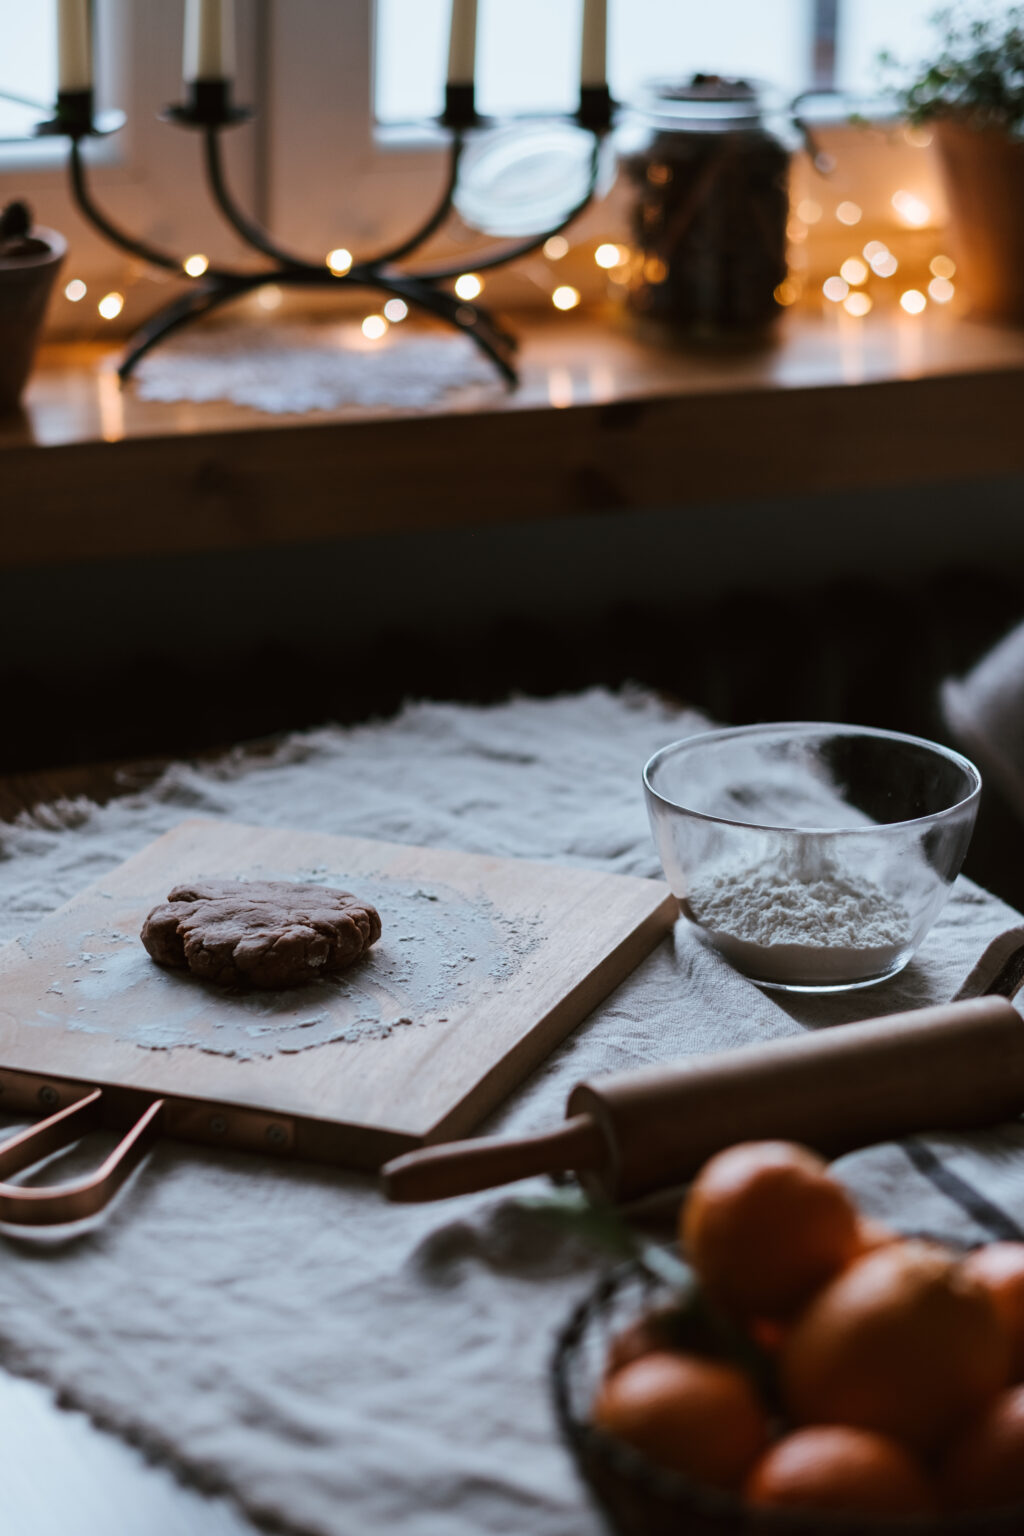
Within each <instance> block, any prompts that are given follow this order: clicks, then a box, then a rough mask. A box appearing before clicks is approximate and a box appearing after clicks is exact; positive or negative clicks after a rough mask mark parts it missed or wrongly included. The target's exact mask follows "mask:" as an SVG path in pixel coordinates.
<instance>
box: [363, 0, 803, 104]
mask: <svg viewBox="0 0 1024 1536" xmlns="http://www.w3.org/2000/svg"><path fill="white" fill-rule="evenodd" d="M581 12H582V4H581V0H481V5H480V25H479V39H478V41H479V48H478V58H479V71H478V101H479V106H480V109H481V111H483V112H488V113H495V114H500V113H507V112H551V111H566V110H568V109H570V108H571V107H572V106H573V105H574V104H575V98H576V94H577V89H578V82H579V48H580V17H581ZM609 13H610V19H609V54H610V57H609V77H610V80H611V85H612V91H613V93H614V94H615V95H616V96H617V97H618V98H619V100H623V101H625V100H628V99H629V98H630V97H631V96H632V95H633V94H634V93H635V92H636V89H637V87H638V86H639V85H640V83H641V82H642V81H644V80H648V79H651V78H652V77H654V76H666V75H669V76H685V75H689V74H692V73H693V72H694V71H695V70H705V71H708V72H717V73H721V74H734V75H755V76H757V77H758V78H762V79H768V80H771V81H773V82H774V83H775V84H777V85H780V86H782V87H784V88H785V89H787V90H791V91H797V90H800V89H802V88H803V87H804V86H806V85H807V83H808V81H809V78H810V69H811V56H812V50H811V36H810V32H811V24H810V19H811V14H812V6H811V4H810V0H770V4H768V5H766V4H765V0H718V4H717V5H716V6H715V7H714V8H712V7H711V6H704V7H702V6H700V5H690V4H686V3H684V0H612V3H611V5H610V7H609ZM450 14H451V3H450V0H377V82H376V87H377V97H376V100H377V116H378V118H379V119H380V120H381V121H382V122H401V121H409V120H412V119H416V118H424V117H432V116H436V115H437V113H438V112H440V110H441V103H442V98H443V91H444V75H445V64H446V58H447V47H448V24H449V17H450Z"/></svg>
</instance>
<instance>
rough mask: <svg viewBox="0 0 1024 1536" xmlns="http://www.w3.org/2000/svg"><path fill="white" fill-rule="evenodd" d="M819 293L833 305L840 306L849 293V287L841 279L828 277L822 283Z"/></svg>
mask: <svg viewBox="0 0 1024 1536" xmlns="http://www.w3.org/2000/svg"><path fill="white" fill-rule="evenodd" d="M821 291H822V293H823V294H824V295H825V297H826V299H830V300H831V301H832V303H833V304H841V303H842V302H843V300H844V299H845V298H846V295H847V294H848V293H849V291H850V285H849V283H847V282H844V281H843V279H842V278H841V277H829V278H826V280H825V282H823V283H822V285H821Z"/></svg>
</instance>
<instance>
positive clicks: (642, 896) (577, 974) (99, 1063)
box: [0, 818, 676, 1167]
mask: <svg viewBox="0 0 1024 1536" xmlns="http://www.w3.org/2000/svg"><path fill="white" fill-rule="evenodd" d="M288 879H290V880H292V881H293V882H294V883H296V884H301V885H308V884H311V883H314V882H315V883H319V884H323V885H325V886H327V885H329V886H334V887H335V888H337V889H342V890H357V891H358V892H359V893H360V895H361V896H362V897H364V898H366V899H367V900H369V901H371V902H372V904H373V905H374V906H375V907H376V908H377V910H378V911H379V913H380V916H381V922H382V936H381V938H380V939H379V940H378V942H377V943H376V944H375V945H373V947H372V948H371V949H370V950H369V951H368V953H367V954H365V955H364V956H363V957H362V958H361V959H360V960H358V961H357V962H356V963H355V964H354V965H353V966H351V967H350V968H349V970H348V971H346V972H343V973H342V974H340V975H338V976H336V977H324V978H322V979H318V980H316V981H314V982H313V983H311V984H310V985H307V986H301V987H294V988H290V989H288V990H287V991H282V992H276V993H275V992H258V991H253V992H234V993H232V992H230V991H227V990H225V989H224V988H223V987H220V986H215V985H211V984H209V983H207V982H204V981H203V980H202V979H201V978H200V977H197V976H194V975H190V974H188V973H186V972H182V971H177V970H168V969H166V968H165V967H163V966H160V965H158V964H157V963H156V962H155V961H154V960H152V959H151V958H150V956H149V955H148V954H147V952H146V950H145V948H144V947H143V945H142V942H141V939H140V937H139V930H140V928H141V926H142V923H143V920H144V919H145V917H146V915H147V914H148V913H149V912H150V910H151V909H152V907H153V905H154V903H155V901H159V900H160V898H162V897H164V896H165V895H166V893H167V892H168V891H169V890H171V889H173V888H174V887H175V886H176V885H187V886H192V885H201V884H202V883H203V882H204V881H213V882H217V881H225V880H227V881H230V882H238V881H242V882H245V881H249V882H257V883H258V882H263V881H267V880H272V881H275V882H278V881H282V880H288ZM675 911H676V905H675V902H674V901H673V899H672V897H671V896H670V893H669V892H668V890H667V888H666V887H665V886H664V885H663V884H662V883H660V882H654V881H650V880H637V879H631V878H629V877H626V876H614V875H606V874H602V873H600V872H596V871H593V870H581V869H564V868H559V867H557V866H556V865H553V864H543V863H538V862H531V861H526V860H511V859H492V858H488V857H486V856H482V855H478V854H466V853H461V852H459V851H457V850H454V851H453V850H443V849H434V848H406V847H403V846H401V845H399V844H393V843H385V842H378V841H377V840H375V839H370V838H340V837H335V836H331V835H329V834H316V833H309V832H302V831H294V832H292V831H289V830H279V829H271V828H263V827H247V826H244V825H240V824H238V823H234V822H228V821H210V820H204V819H199V818H196V819H192V820H188V821H184V822H182V823H181V824H180V825H179V826H178V827H176V828H175V829H174V830H173V831H171V832H169V833H167V834H166V835H165V836H164V837H162V838H160V839H158V840H157V841H156V842H155V843H152V844H151V845H150V846H149V847H148V848H145V849H143V850H142V851H141V852H140V853H138V854H136V855H135V857H134V858H132V859H129V860H128V861H127V862H126V863H125V864H123V865H122V866H120V868H118V869H116V870H112V871H111V872H110V873H109V874H108V875H107V876H105V877H103V878H102V879H100V880H98V881H96V882H95V883H94V884H93V885H92V886H90V887H89V888H87V890H85V891H83V892H82V893H81V894H80V895H79V896H77V897H76V898H75V899H74V900H73V901H71V902H69V903H68V904H67V905H66V906H65V907H63V908H61V909H60V910H59V911H57V912H55V913H54V914H53V915H52V916H51V917H49V918H47V919H46V920H45V921H44V922H43V923H41V924H40V925H39V927H38V928H37V929H36V930H35V931H34V932H33V933H31V934H29V935H27V936H26V937H24V938H22V939H19V940H18V941H17V942H16V943H15V944H13V945H9V946H8V947H7V948H6V950H4V951H3V953H2V954H0V1069H3V1068H9V1069H12V1070H15V1071H18V1070H20V1071H22V1072H31V1073H37V1074H38V1073H44V1074H47V1075H49V1076H51V1077H52V1079H53V1080H55V1081H56V1082H57V1083H58V1084H59V1082H60V1080H62V1079H64V1080H69V1081H72V1082H87V1083H92V1084H96V1085H98V1086H111V1087H124V1088H133V1089H140V1090H144V1091H146V1092H148V1093H150V1094H152V1095H154V1096H157V1095H161V1096H162V1095H172V1096H174V1097H176V1098H178V1099H181V1098H187V1099H195V1100H198V1101H201V1102H202V1103H203V1104H204V1105H216V1106H218V1107H223V1106H225V1105H236V1106H238V1107H245V1108H249V1109H255V1110H263V1111H267V1112H268V1113H271V1114H275V1115H282V1116H295V1117H300V1116H301V1117H304V1118H309V1119H315V1120H317V1121H319V1122H324V1123H327V1124H329V1125H330V1126H332V1127H337V1128H340V1129H341V1131H342V1132H343V1133H344V1134H341V1136H340V1139H336V1141H335V1142H333V1143H332V1145H331V1147H330V1148H329V1149H324V1150H321V1151H318V1152H317V1155H322V1156H329V1157H330V1158H331V1159H332V1160H333V1159H337V1160H341V1161H345V1162H350V1163H352V1164H353V1165H354V1166H357V1167H364V1166H375V1165H376V1164H377V1162H379V1160H380V1157H381V1156H385V1155H388V1153H390V1152H391V1151H394V1150H397V1149H398V1148H397V1146H395V1145H392V1144H391V1143H388V1144H387V1145H382V1144H380V1142H379V1137H380V1136H385V1137H391V1138H394V1137H403V1138H406V1139H408V1140H422V1139H423V1138H424V1137H426V1136H427V1135H428V1134H436V1133H437V1128H438V1127H440V1126H442V1125H443V1126H444V1127H445V1128H446V1130H449V1129H450V1130H451V1133H452V1134H455V1127H456V1126H457V1128H458V1130H459V1131H464V1130H468V1129H470V1127H471V1126H472V1124H473V1123H474V1122H475V1120H476V1119H478V1118H479V1116H480V1115H481V1114H483V1113H485V1112H486V1110H488V1109H490V1108H492V1107H493V1106H494V1104H496V1103H497V1102H498V1101H499V1099H500V1098H501V1096H502V1095H503V1094H504V1093H507V1092H508V1091H509V1090H510V1089H511V1088H512V1087H513V1086H514V1085H515V1083H516V1082H517V1081H518V1080H519V1079H520V1078H521V1076H522V1074H523V1072H524V1071H525V1070H526V1069H527V1068H528V1067H529V1066H530V1065H532V1064H533V1063H534V1062H536V1061H538V1060H539V1059H540V1058H541V1057H542V1056H543V1055H544V1054H546V1052H547V1051H548V1050H550V1049H551V1047H552V1046H553V1045H555V1044H556V1043H557V1042H558V1041H560V1040H561V1039H563V1038H564V1036H565V1035H566V1034H567V1033H568V1032H569V1030H571V1029H572V1028H574V1027H575V1025H577V1024H578V1023H579V1022H580V1020H581V1019H582V1018H583V1017H584V1016H585V1015H586V1013H587V1012H589V1010H590V1008H591V1007H593V1005H594V1004H595V1003H596V1002H598V1001H599V1000H600V999H601V998H602V997H604V996H606V995H607V993H608V991H609V990H610V989H611V987H612V986H614V985H615V984H616V983H617V982H618V981H620V980H622V979H623V978H624V977H626V976H627V975H628V974H629V972H630V971H631V970H632V969H633V967H634V965H636V964H637V963H638V961H639V960H641V959H642V958H643V957H644V956H645V955H647V954H648V953H649V952H650V950H651V948H652V947H653V945H654V944H655V943H657V941H658V939H659V938H660V937H661V936H662V935H663V934H664V932H665V930H666V929H667V927H668V926H670V924H671V921H672V918H673V916H674V914H675ZM16 1087H17V1085H16V1084H12V1085H11V1087H10V1089H9V1091H10V1092H14V1091H16ZM227 1124H228V1131H227V1132H226V1133H225V1134H226V1137H227V1140H228V1142H229V1143H230V1142H231V1141H232V1140H233V1139H234V1138H233V1136H232V1129H233V1123H232V1122H231V1121H230V1119H229V1120H228V1122H227ZM360 1131H363V1132H365V1133H366V1134H365V1136H360V1134H359V1133H360ZM296 1145H297V1146H298V1147H300V1148H303V1147H304V1148H306V1149H307V1150H309V1151H312V1150H313V1147H312V1143H310V1142H309V1141H307V1140H303V1138H302V1136H301V1135H299V1136H298V1137H297V1140H296Z"/></svg>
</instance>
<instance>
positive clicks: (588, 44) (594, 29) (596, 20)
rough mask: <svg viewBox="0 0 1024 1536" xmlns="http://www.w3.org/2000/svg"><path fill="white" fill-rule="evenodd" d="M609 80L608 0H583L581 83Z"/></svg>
mask: <svg viewBox="0 0 1024 1536" xmlns="http://www.w3.org/2000/svg"><path fill="white" fill-rule="evenodd" d="M607 80H608V0H583V47H582V50H581V54H580V84H581V85H583V86H588V85H598V86H600V85H605V84H606V83H607Z"/></svg>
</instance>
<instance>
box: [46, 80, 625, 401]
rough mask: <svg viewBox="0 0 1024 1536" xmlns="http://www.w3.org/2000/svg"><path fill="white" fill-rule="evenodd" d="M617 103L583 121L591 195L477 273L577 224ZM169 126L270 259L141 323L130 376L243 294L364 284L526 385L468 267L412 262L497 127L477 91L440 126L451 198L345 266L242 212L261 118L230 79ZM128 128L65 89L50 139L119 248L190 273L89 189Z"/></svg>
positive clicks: (205, 85)
mask: <svg viewBox="0 0 1024 1536" xmlns="http://www.w3.org/2000/svg"><path fill="white" fill-rule="evenodd" d="M612 112H613V104H612V101H611V97H610V95H609V93H608V89H607V86H604V85H601V86H585V87H584V88H583V90H582V92H581V96H580V104H579V107H578V109H577V111H576V113H575V114H574V116H573V118H572V120H571V121H572V122H573V123H575V125H576V126H577V127H579V128H582V129H584V130H586V131H587V132H588V133H589V134H590V135H591V136H592V144H591V148H590V153H589V162H588V169H587V173H586V178H585V181H584V182H583V183H582V185H581V188H580V190H579V194H578V195H576V196H575V197H574V198H572V199H571V205H570V206H569V207H568V208H567V209H566V211H565V212H564V214H563V215H562V216H561V217H560V218H559V219H558V220H557V222H556V223H554V224H552V225H551V226H550V227H548V228H546V229H544V230H543V231H542V232H538V233H537V234H531V235H528V236H524V237H522V238H519V239H515V240H512V241H505V242H503V243H500V244H499V245H498V246H497V247H496V248H495V249H493V250H489V251H485V252H484V253H483V254H482V255H481V254H476V255H474V256H473V258H472V266H473V270H474V271H486V270H491V269H493V268H495V267H500V266H504V265H505V264H506V263H508V262H511V261H515V260H516V259H517V258H518V257H521V256H526V255H528V254H529V253H530V252H532V251H535V250H538V249H540V247H542V246H543V245H544V244H545V243H546V242H547V241H548V240H550V239H551V237H552V236H553V235H556V234H558V233H559V232H560V231H561V230H563V229H565V228H566V227H567V226H568V225H569V224H571V223H572V221H573V220H574V219H576V218H577V217H578V216H579V215H580V214H581V213H582V212H583V210H584V209H585V208H586V207H587V205H588V204H589V203H590V201H591V199H592V198H593V196H594V192H595V190H596V187H597V183H598V177H599V172H600V167H601V149H602V145H603V143H604V140H605V136H606V134H607V131H608V129H609V127H610V126H611V121H612ZM162 116H163V118H164V120H165V121H167V122H169V123H173V124H176V125H177V126H179V127H182V128H188V129H192V130H194V131H195V132H198V133H199V134H201V135H202V140H203V162H204V167H205V174H206V182H207V185H208V187H209V190H210V194H211V196H212V198H213V200H214V202H215V203H216V205H217V207H218V209H219V210H220V213H221V214H222V216H223V217H224V219H225V221H226V222H227V223H228V224H229V225H230V226H231V228H232V229H233V230H234V231H235V233H236V234H237V235H239V236H240V237H241V239H242V240H243V241H244V242H245V244H246V245H248V246H249V247H250V249H252V250H254V251H257V252H258V253H259V254H260V255H261V256H262V257H264V258H265V261H266V263H268V264H264V265H261V266H260V267H258V268H255V269H236V268H233V267H226V266H219V265H210V266H209V267H207V268H206V269H205V270H204V272H203V273H202V274H201V276H199V277H197V278H195V279H194V280H193V281H192V283H191V284H190V287H189V289H188V291H187V292H185V293H184V294H182V295H181V296H180V297H178V298H175V299H173V300H172V301H171V302H170V303H168V304H165V305H163V306H162V307H161V308H160V309H158V310H157V311H156V313H155V314H153V315H151V316H150V317H149V319H148V320H147V321H145V323H144V324H143V325H142V326H141V327H140V329H139V330H138V331H137V333H136V334H135V336H134V337H133V338H132V340H131V342H130V343H129V346H128V350H127V352H126V354H125V356H124V359H123V361H122V363H121V365H120V368H119V370H118V372H119V374H120V377H121V378H122V379H126V378H128V376H129V375H130V374H131V372H132V370H133V368H134V367H135V365H136V364H137V363H138V361H139V360H140V358H142V357H143V356H144V355H145V354H146V353H147V352H148V351H149V350H150V349H151V348H152V347H155V346H156V345H157V344H158V343H159V342H161V341H162V340H163V339H164V337H165V336H169V335H170V334H171V333H172V332H173V331H176V330H178V329H180V328H181V327H182V326H185V325H188V324H189V323H190V322H191V321H193V320H198V319H200V318H201V317H202V316H203V315H208V314H210V313H211V312H212V311H214V310H216V309H220V308H221V307H222V306H223V305H225V304H229V303H231V302H232V301H233V300H235V299H238V298H241V297H243V296H244V295H245V294H247V293H250V292H252V291H253V290H254V289H256V288H260V287H262V286H263V285H264V284H266V283H275V284H279V285H281V286H282V287H285V288H292V287H300V288H333V287H336V286H337V285H338V284H341V285H343V286H345V287H360V288H369V289H373V290H376V291H377V292H380V293H384V294H387V295H388V296H389V297H391V298H396V299H402V300H403V301H405V303H406V304H408V305H409V306H411V307H415V308H417V309H420V310H422V311H424V312H426V313H427V314H430V315H432V316H434V317H435V318H436V319H438V320H441V321H443V322H444V323H445V324H447V325H451V326H454V327H455V329H456V330H459V331H461V332H462V333H463V334H464V335H466V336H469V337H470V338H471V339H472V340H473V341H474V342H475V344H476V345H477V346H478V347H479V348H480V350H481V351H482V352H484V353H485V354H486V355H487V356H488V357H489V358H490V359H491V360H492V361H493V362H494V364H495V365H496V367H497V368H498V370H499V371H500V373H501V375H502V377H503V378H504V379H505V381H506V382H507V383H508V384H509V385H512V386H514V385H515V384H516V383H517V382H518V376H517V374H516V370H515V366H514V358H515V353H516V338H515V337H514V335H512V334H511V333H510V332H509V331H508V330H506V329H505V328H504V327H503V326H502V325H501V324H500V322H499V321H498V320H497V319H496V318H495V316H494V315H493V314H492V313H491V312H490V311H489V310H488V309H486V308H485V307H484V306H482V305H480V304H477V303H473V302H471V301H468V300H463V299H460V298H459V296H458V294H457V293H455V292H453V291H451V289H450V287H449V285H450V284H451V283H452V281H453V280H454V279H456V278H458V277H459V275H460V274H462V273H463V272H464V271H465V262H463V263H462V264H459V265H452V264H451V263H450V262H449V263H444V262H442V263H440V264H438V265H436V266H425V267H418V268H416V269H414V270H409V269H408V267H407V266H406V265H405V263H406V262H408V260H409V259H410V258H411V257H414V256H415V255H416V254H417V253H418V252H419V251H421V249H422V248H423V246H424V245H425V244H426V243H427V242H428V241H429V240H430V238H431V237H432V236H433V235H434V234H436V233H437V232H438V230H440V229H441V227H442V226H443V225H444V224H445V222H446V221H447V219H448V218H449V215H450V214H451V212H452V210H453V206H454V202H455V197H456V192H457V189H458V185H459V173H460V167H461V164H462V158H463V151H464V149H465V147H466V144H467V142H469V140H470V138H471V136H473V135H476V134H480V133H485V132H487V131H488V127H489V124H488V123H487V121H486V120H485V119H483V118H481V117H480V116H479V115H478V113H477V111H476V106H475V102H474V91H473V87H472V85H449V86H448V88H447V91H446V96H445V109H444V112H443V113H442V115H441V118H440V123H441V125H442V126H443V128H444V129H445V130H447V132H448V166H447V173H446V177H445V184H444V188H443V191H442V192H441V195H440V198H439V199H438V201H437V203H436V205H435V206H434V207H433V209H432V211H431V212H430V214H429V215H428V216H427V217H426V218H425V219H424V220H423V221H422V222H421V223H420V224H419V225H418V226H416V227H415V228H414V229H413V230H412V232H411V233H410V234H409V235H408V236H407V238H405V239H404V240H402V241H400V242H399V243H398V244H396V245H392V246H390V247H389V248H388V249H386V250H382V251H378V252H376V253H375V254H372V255H369V256H365V257H363V258H361V259H353V260H352V263H351V266H349V267H348V268H347V269H346V270H344V271H336V270H332V268H331V267H330V266H328V264H327V263H326V262H325V261H310V260H308V259H307V258H306V257H304V256H301V255H299V254H297V253H296V252H294V251H290V250H288V249H286V247H285V246H283V245H282V244H281V243H280V242H279V241H278V240H276V239H275V238H274V237H273V236H272V235H271V234H270V233H269V231H268V230H266V229H264V228H263V226H262V225H261V224H260V223H259V222H257V221H256V220H255V219H253V218H251V217H250V216H249V214H247V213H246V212H245V210H244V209H243V208H242V207H240V206H239V204H238V202H237V201H236V199H235V197H234V195H233V194H232V192H231V189H230V188H229V186H228V183H227V180H226V177H225V174H224V160H223V154H222V147H221V136H222V134H223V133H224V131H225V129H228V128H232V127H235V126H237V125H238V124H240V123H245V122H247V121H249V119H250V118H251V117H252V116H253V113H252V111H251V110H250V109H249V108H246V107H240V106H236V105H235V104H234V102H233V100H232V91H231V82H230V81H229V80H226V79H223V80H222V79H209V80H196V81H194V82H192V83H191V85H190V87H189V97H188V100H187V101H186V102H184V103H182V104H179V105H177V106H173V107H169V108H168V109H167V110H166V111H165V112H164V113H163V114H162ZM123 122H124V117H123V114H121V113H115V112H106V113H99V114H97V113H96V112H95V110H94V104H93V92H92V91H91V90H75V91H60V92H59V93H58V96H57V108H56V112H55V114H54V116H53V117H52V118H51V119H50V120H49V121H47V122H45V123H42V124H41V125H40V126H39V128H38V129H37V132H38V133H40V134H50V135H54V134H55V135H60V136H63V137H66V138H67V139H68V140H69V141H70V151H69V161H68V167H69V173H70V177H71V187H72V192H73V194H74V198H75V201H76V203H77V205H78V207H79V208H80V209H81V211H82V213H83V214H84V216H85V217H86V219H88V221H89V222H90V223H91V224H92V225H93V227H94V228H95V229H97V230H98V231H99V232H100V234H101V235H103V236H104V237H105V238H106V239H107V240H109V241H110V242H111V243H112V244H113V245H116V246H118V247H119V248H120V249H121V250H123V251H125V252H127V253H128V254H129V255H132V256H135V257H137V258H139V259H140V260H141V261H144V262H148V263H149V264H150V265H152V266H154V267H159V268H161V269H163V270H164V271H168V272H174V273H176V274H181V273H182V272H183V271H184V270H185V267H184V263H183V260H182V258H181V257H179V256H176V255H173V254H171V253H170V252H169V251H166V250H163V249H161V248H159V247H157V246H155V245H152V244H150V242H149V241H146V240H141V239H138V238H136V237H135V236H134V235H132V234H130V233H129V232H128V231H127V230H125V229H123V228H121V226H120V225H119V224H117V223H116V222H115V221H114V220H113V219H111V218H110V217H109V216H108V214H107V213H106V212H105V211H104V210H103V209H102V208H101V207H100V206H99V204H98V203H97V201H96V199H95V197H94V195H93V192H92V189H91V187H90V185H89V178H88V168H87V163H86V160H85V156H84V155H83V153H82V147H83V143H84V141H85V140H86V139H89V138H95V137H99V136H103V135H106V134H109V133H113V132H116V131H117V129H118V128H120V127H121V125H122V124H123Z"/></svg>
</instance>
